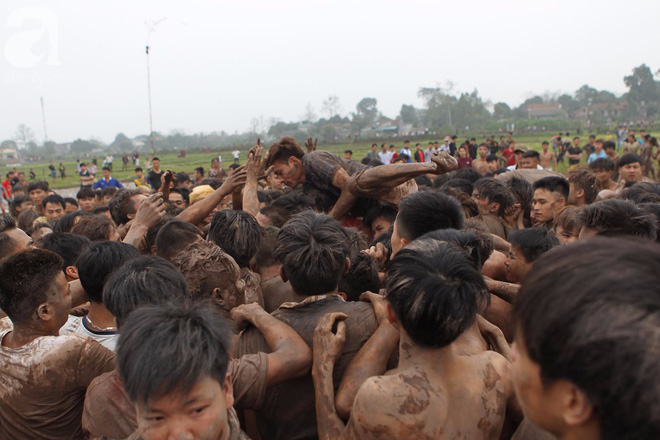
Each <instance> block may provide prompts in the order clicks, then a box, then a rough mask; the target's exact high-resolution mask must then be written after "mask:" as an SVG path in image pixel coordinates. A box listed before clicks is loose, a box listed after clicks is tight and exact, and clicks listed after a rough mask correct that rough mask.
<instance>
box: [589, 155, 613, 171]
mask: <svg viewBox="0 0 660 440" xmlns="http://www.w3.org/2000/svg"><path fill="white" fill-rule="evenodd" d="M589 168H591V169H592V170H593V171H600V170H603V171H614V162H613V161H612V159H610V158H609V157H601V158H598V159H596V160H594V161H593V162H591V165H589Z"/></svg>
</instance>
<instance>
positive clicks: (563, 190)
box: [533, 176, 570, 200]
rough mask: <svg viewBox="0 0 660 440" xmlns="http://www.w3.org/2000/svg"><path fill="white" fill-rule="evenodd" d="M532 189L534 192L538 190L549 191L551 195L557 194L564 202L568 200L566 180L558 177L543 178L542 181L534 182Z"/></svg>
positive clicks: (568, 188) (568, 187)
mask: <svg viewBox="0 0 660 440" xmlns="http://www.w3.org/2000/svg"><path fill="white" fill-rule="evenodd" d="M533 188H534V191H536V190H537V189H539V188H540V189H545V190H547V191H550V192H551V193H552V192H557V193H559V195H561V196H562V197H563V198H564V199H566V200H568V193H569V192H570V186H569V184H568V180H566V179H564V178H563V177H559V176H548V177H544V178H543V179H539V180H537V181H536V182H534V185H533Z"/></svg>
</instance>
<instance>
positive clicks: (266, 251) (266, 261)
mask: <svg viewBox="0 0 660 440" xmlns="http://www.w3.org/2000/svg"><path fill="white" fill-rule="evenodd" d="M279 232H280V229H279V228H277V227H275V226H266V227H264V228H262V229H261V235H262V237H261V243H260V244H259V249H257V253H256V254H254V265H255V266H256V267H257V270H258V269H260V268H266V267H273V266H276V265H277V260H275V256H274V255H273V251H274V249H275V243H276V242H277V234H278V233H279Z"/></svg>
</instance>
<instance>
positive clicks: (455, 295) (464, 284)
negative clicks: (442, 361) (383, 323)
mask: <svg viewBox="0 0 660 440" xmlns="http://www.w3.org/2000/svg"><path fill="white" fill-rule="evenodd" d="M386 291H387V296H386V298H387V303H388V311H387V317H388V319H389V320H390V321H391V322H393V323H394V325H395V326H397V327H398V328H400V329H401V330H403V331H404V332H405V334H406V335H407V336H408V337H409V338H410V339H411V340H412V341H413V343H415V344H416V345H417V346H420V347H426V348H442V347H446V346H447V345H449V344H451V343H452V342H454V341H455V340H456V338H458V337H459V336H460V335H461V334H462V333H463V332H464V331H465V330H466V329H467V328H469V327H470V326H471V325H472V324H473V323H474V320H475V319H476V315H477V311H478V308H479V299H480V297H483V294H480V292H486V285H485V283H484V278H483V276H482V275H481V273H480V272H479V270H477V269H476V268H475V267H474V264H473V262H472V261H471V260H470V258H469V257H468V256H467V255H466V253H465V252H464V251H462V250H458V249H456V248H455V247H454V246H453V245H451V244H449V243H446V242H440V241H437V240H434V239H431V238H422V239H420V240H417V241H415V243H412V244H411V245H410V246H409V247H406V248H404V249H403V250H401V252H399V253H398V254H397V255H396V256H395V257H394V258H393V259H392V262H391V265H390V267H389V269H388V271H387V276H386Z"/></svg>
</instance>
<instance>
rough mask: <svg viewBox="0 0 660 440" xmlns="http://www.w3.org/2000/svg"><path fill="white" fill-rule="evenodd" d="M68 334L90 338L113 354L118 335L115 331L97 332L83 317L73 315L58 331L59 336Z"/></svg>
mask: <svg viewBox="0 0 660 440" xmlns="http://www.w3.org/2000/svg"><path fill="white" fill-rule="evenodd" d="M70 334H74V335H83V336H86V337H88V338H92V339H94V340H96V342H98V343H99V344H101V345H103V346H104V347H105V348H107V349H108V350H112V351H113V352H114V351H115V348H116V346H117V339H118V337H119V333H117V331H105V332H100V331H97V330H95V329H93V327H91V326H89V325H88V323H87V318H86V317H85V316H83V317H80V316H73V315H69V319H68V320H67V321H66V324H64V325H63V326H62V328H61V329H60V335H70Z"/></svg>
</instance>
